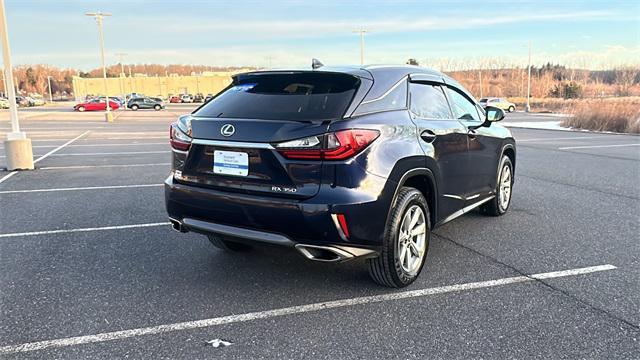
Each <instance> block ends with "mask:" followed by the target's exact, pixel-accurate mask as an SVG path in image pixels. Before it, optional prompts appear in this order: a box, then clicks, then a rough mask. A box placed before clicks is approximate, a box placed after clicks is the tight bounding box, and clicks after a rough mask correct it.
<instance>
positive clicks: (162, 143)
mask: <svg viewBox="0 0 640 360" xmlns="http://www.w3.org/2000/svg"><path fill="white" fill-rule="evenodd" d="M168 144H169V142H152V143H116V144H73V145H69V146H67V147H70V148H71V147H101V146H145V145H167V146H168ZM56 146H57V145H34V146H32V148H34V149H36V148H42V149H47V148H54V147H56ZM3 148H4V147H3V146H0V150H1V149H3Z"/></svg>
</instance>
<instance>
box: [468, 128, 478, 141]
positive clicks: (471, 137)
mask: <svg viewBox="0 0 640 360" xmlns="http://www.w3.org/2000/svg"><path fill="white" fill-rule="evenodd" d="M467 135H469V139H475V138H476V131H475V130H474V129H469V132H468V133H467Z"/></svg>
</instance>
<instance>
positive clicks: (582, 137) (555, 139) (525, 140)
mask: <svg viewBox="0 0 640 360" xmlns="http://www.w3.org/2000/svg"><path fill="white" fill-rule="evenodd" d="M597 138H601V137H599V136H574V137H559V138H535V139H521V140H520V139H516V142H528V141H560V140H585V139H597Z"/></svg>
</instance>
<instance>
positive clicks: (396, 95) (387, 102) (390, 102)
mask: <svg viewBox="0 0 640 360" xmlns="http://www.w3.org/2000/svg"><path fill="white" fill-rule="evenodd" d="M406 107H407V80H406V78H405V79H402V80H400V81H398V82H397V83H396V84H395V85H393V87H392V88H391V89H389V90H388V91H387V92H386V93H385V94H384V95H383V96H381V97H379V98H377V99H373V100H369V101H363V102H362V103H361V104H360V105H359V106H358V108H357V109H356V111H355V113H354V115H362V114H367V113H372V112H378V111H389V110H400V109H405V108H406Z"/></svg>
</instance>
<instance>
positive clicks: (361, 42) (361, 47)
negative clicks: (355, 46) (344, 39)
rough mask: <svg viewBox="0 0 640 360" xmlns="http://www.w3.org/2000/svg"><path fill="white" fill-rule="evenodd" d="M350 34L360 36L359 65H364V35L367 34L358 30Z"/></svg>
mask: <svg viewBox="0 0 640 360" xmlns="http://www.w3.org/2000/svg"><path fill="white" fill-rule="evenodd" d="M352 32H353V33H358V34H360V65H364V34H366V33H367V30H365V29H358V30H353V31H352Z"/></svg>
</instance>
